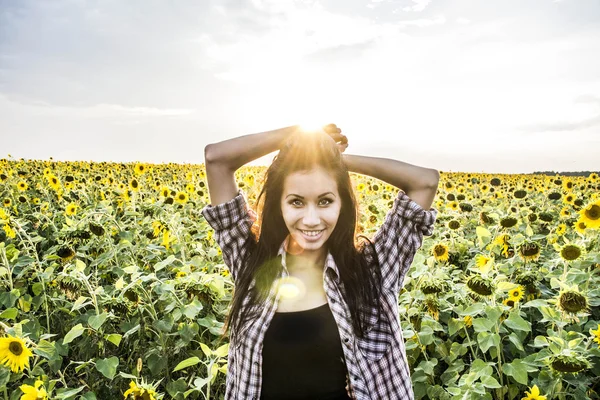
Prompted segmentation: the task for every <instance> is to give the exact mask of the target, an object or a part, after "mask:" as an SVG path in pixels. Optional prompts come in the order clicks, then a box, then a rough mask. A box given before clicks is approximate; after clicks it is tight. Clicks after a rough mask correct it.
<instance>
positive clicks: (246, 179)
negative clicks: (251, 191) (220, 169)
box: [243, 173, 254, 187]
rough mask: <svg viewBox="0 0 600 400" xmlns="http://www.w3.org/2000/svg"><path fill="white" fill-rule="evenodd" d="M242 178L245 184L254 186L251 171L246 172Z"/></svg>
mask: <svg viewBox="0 0 600 400" xmlns="http://www.w3.org/2000/svg"><path fill="white" fill-rule="evenodd" d="M243 180H244V183H245V184H246V185H247V186H250V187H252V186H254V174H252V173H249V174H247V175H246V176H244V179H243Z"/></svg>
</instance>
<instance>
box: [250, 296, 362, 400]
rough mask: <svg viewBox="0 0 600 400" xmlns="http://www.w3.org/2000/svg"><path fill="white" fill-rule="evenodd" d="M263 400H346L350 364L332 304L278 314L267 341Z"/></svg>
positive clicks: (266, 334)
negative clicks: (347, 367)
mask: <svg viewBox="0 0 600 400" xmlns="http://www.w3.org/2000/svg"><path fill="white" fill-rule="evenodd" d="M262 354H263V371H262V376H263V378H262V389H261V396H260V398H261V400H308V399H310V400H347V399H349V398H350V397H348V394H347V393H346V389H345V387H346V373H347V369H346V364H345V362H344V354H343V351H342V344H341V341H340V335H339V333H338V328H337V325H336V323H335V320H334V319H333V314H332V313H331V310H330V308H329V303H325V304H323V305H322V306H320V307H317V308H312V309H309V310H302V311H295V312H284V313H278V312H276V313H275V315H274V316H273V320H272V321H271V324H270V325H269V328H268V329H267V332H266V333H265V338H264V341H263V349H262Z"/></svg>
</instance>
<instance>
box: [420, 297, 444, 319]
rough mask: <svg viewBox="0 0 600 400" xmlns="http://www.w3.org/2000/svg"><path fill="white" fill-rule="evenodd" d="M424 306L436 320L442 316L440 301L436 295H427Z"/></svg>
mask: <svg viewBox="0 0 600 400" xmlns="http://www.w3.org/2000/svg"><path fill="white" fill-rule="evenodd" d="M423 305H424V307H425V310H426V311H427V313H428V314H429V315H430V316H431V318H433V319H435V320H436V321H437V320H439V318H440V303H439V301H438V299H437V298H436V297H434V296H426V297H425V301H424V304H423Z"/></svg>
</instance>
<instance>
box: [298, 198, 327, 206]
mask: <svg viewBox="0 0 600 400" xmlns="http://www.w3.org/2000/svg"><path fill="white" fill-rule="evenodd" d="M323 201H326V202H327V203H322V202H323ZM296 202H298V203H300V204H296ZM331 203H332V201H331V200H330V199H322V200H321V203H320V204H323V205H329V204H331ZM290 204H292V205H294V206H296V205H298V206H300V205H302V201H300V200H298V199H296V200H292V201H291V202H290Z"/></svg>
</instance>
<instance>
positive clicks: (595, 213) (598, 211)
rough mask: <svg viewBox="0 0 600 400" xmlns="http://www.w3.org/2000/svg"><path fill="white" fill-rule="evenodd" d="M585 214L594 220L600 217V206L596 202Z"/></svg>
mask: <svg viewBox="0 0 600 400" xmlns="http://www.w3.org/2000/svg"><path fill="white" fill-rule="evenodd" d="M585 216H586V217H587V218H588V219H592V220H597V219H600V206H597V205H596V204H594V205H593V206H592V207H590V209H589V210H585Z"/></svg>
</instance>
